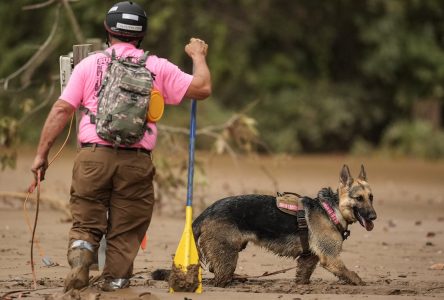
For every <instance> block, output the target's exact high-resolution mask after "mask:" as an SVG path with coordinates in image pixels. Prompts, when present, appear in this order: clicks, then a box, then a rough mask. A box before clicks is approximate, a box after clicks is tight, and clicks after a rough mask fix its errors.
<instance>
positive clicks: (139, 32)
mask: <svg viewBox="0 0 444 300" xmlns="http://www.w3.org/2000/svg"><path fill="white" fill-rule="evenodd" d="M104 25H105V29H106V31H108V32H109V33H110V34H111V35H113V36H117V37H123V38H127V39H128V38H129V39H132V38H135V39H138V38H140V39H142V38H143V37H144V36H145V32H146V27H147V17H146V13H145V11H144V10H143V8H142V7H141V6H140V5H138V4H137V3H134V2H132V1H125V2H119V3H116V4H114V5H113V7H111V8H110V10H109V11H108V13H107V14H106V18H105V21H104Z"/></svg>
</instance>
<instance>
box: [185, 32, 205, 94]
mask: <svg viewBox="0 0 444 300" xmlns="http://www.w3.org/2000/svg"><path fill="white" fill-rule="evenodd" d="M207 50H208V45H207V44H206V43H205V42H204V41H202V40H199V39H195V38H192V39H191V40H190V43H189V44H188V45H186V46H185V52H186V53H187V54H188V56H190V57H191V59H192V60H193V65H194V71H193V80H192V81H191V84H190V86H189V87H188V90H187V91H186V93H185V97H186V98H192V99H196V100H203V99H205V98H207V97H208V96H210V95H211V74H210V70H209V68H208V65H207V62H206V55H207Z"/></svg>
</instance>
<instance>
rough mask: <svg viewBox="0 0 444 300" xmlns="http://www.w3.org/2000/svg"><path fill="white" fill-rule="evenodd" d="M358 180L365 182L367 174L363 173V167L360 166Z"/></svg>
mask: <svg viewBox="0 0 444 300" xmlns="http://www.w3.org/2000/svg"><path fill="white" fill-rule="evenodd" d="M358 179H359V180H363V181H367V173H365V169H364V165H361V173H359V176H358Z"/></svg>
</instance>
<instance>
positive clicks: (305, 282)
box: [294, 278, 310, 284]
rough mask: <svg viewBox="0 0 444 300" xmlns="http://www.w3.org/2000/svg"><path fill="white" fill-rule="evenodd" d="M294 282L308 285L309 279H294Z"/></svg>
mask: <svg viewBox="0 0 444 300" xmlns="http://www.w3.org/2000/svg"><path fill="white" fill-rule="evenodd" d="M294 282H295V283H296V284H309V283H310V279H308V278H296V279H295V280H294Z"/></svg>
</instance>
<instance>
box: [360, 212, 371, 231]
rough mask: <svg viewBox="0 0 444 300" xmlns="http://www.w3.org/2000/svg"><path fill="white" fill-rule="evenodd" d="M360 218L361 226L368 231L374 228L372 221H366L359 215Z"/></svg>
mask: <svg viewBox="0 0 444 300" xmlns="http://www.w3.org/2000/svg"><path fill="white" fill-rule="evenodd" d="M358 216H359V221H360V222H359V223H361V225H362V226H363V227H364V228H365V229H366V230H367V231H371V230H372V229H373V227H374V225H373V222H372V221H370V220H366V219H364V218H363V217H362V216H361V215H360V214H358Z"/></svg>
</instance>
